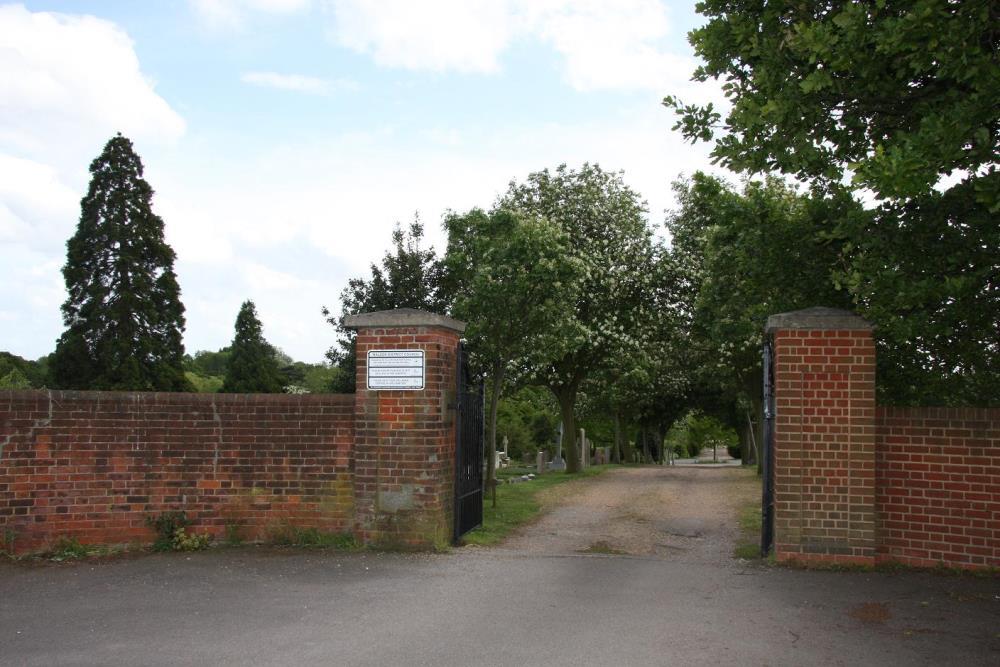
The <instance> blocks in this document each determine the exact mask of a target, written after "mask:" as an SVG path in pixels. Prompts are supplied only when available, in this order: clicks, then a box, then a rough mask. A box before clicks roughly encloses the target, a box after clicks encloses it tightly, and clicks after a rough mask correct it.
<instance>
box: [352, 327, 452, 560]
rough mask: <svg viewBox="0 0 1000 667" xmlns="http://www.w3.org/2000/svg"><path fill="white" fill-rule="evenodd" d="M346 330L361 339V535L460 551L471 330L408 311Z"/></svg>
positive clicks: (375, 541)
mask: <svg viewBox="0 0 1000 667" xmlns="http://www.w3.org/2000/svg"><path fill="white" fill-rule="evenodd" d="M344 325H345V326H346V327H348V328H351V329H355V330H356V331H357V376H356V378H357V393H356V394H355V459H354V460H355V468H354V503H355V506H354V515H355V525H354V531H355V534H356V535H357V536H358V537H359V538H360V539H361V541H362V542H363V543H364V544H371V545H381V546H386V547H392V548H428V547H441V546H445V545H447V544H450V542H451V533H452V513H453V510H454V508H453V503H454V498H453V480H454V465H455V446H456V445H455V419H454V415H455V410H454V404H455V398H456V390H457V382H458V379H457V378H458V373H457V369H456V363H457V357H458V355H457V352H458V344H459V339H460V337H461V333H462V331H463V330H464V329H465V324H464V323H462V322H459V321H457V320H453V319H451V318H450V317H444V316H441V315H435V314H433V313H428V312H424V311H421V310H412V309H399V310H386V311H379V312H374V313H364V314H361V315H350V316H348V317H346V318H345V319H344ZM419 353H422V356H421V355H420V354H419ZM421 363H422V365H420V364H421ZM369 366H371V368H369ZM420 368H422V373H420V371H419V370H418V369H420ZM369 370H371V374H369ZM405 385H410V386H411V388H405V389H404V388H399V387H401V386H405Z"/></svg>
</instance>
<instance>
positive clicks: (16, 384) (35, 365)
mask: <svg viewBox="0 0 1000 667" xmlns="http://www.w3.org/2000/svg"><path fill="white" fill-rule="evenodd" d="M51 356H52V355H47V356H44V357H42V358H41V359H38V360H37V361H29V360H28V359H23V358H21V357H19V356H17V355H16V354H11V353H10V352H0V388H2V389H41V388H42V387H47V386H50V380H49V360H50V358H51ZM26 383H27V384H26Z"/></svg>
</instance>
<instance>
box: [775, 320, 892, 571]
mask: <svg viewBox="0 0 1000 667" xmlns="http://www.w3.org/2000/svg"><path fill="white" fill-rule="evenodd" d="M767 333H768V334H769V335H772V336H773V345H774V348H773V355H774V359H773V362H772V363H773V364H774V397H775V424H774V459H773V461H774V470H773V479H774V531H775V535H774V552H775V555H776V557H777V558H778V560H801V561H821V562H836V563H857V564H873V563H874V562H875V344H874V341H873V339H872V325H871V324H869V323H868V322H866V321H865V320H863V319H861V318H860V317H858V316H857V315H855V314H853V313H850V312H848V311H845V310H836V309H833V308H807V309H805V310H799V311H795V312H791V313H782V314H780V315H772V316H771V317H769V318H768V320H767Z"/></svg>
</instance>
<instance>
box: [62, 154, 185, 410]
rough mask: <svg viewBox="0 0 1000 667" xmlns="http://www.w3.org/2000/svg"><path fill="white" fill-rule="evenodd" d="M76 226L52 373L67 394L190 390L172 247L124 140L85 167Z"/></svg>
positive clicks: (65, 270)
mask: <svg viewBox="0 0 1000 667" xmlns="http://www.w3.org/2000/svg"><path fill="white" fill-rule="evenodd" d="M90 173H91V180H90V187H89V188H88V191H87V194H86V196H85V197H84V198H83V200H82V202H81V203H80V208H81V213H80V222H79V224H78V225H77V229H76V233H75V234H74V235H73V237H72V238H71V239H70V240H69V241H68V242H67V244H66V247H67V253H66V265H65V266H64V267H63V277H64V278H65V280H66V289H67V291H68V292H69V297H68V298H67V299H66V302H65V303H64V304H63V306H62V313H63V322H64V324H65V325H66V330H65V332H63V334H62V336H61V337H60V338H59V340H58V342H57V344H56V351H55V356H54V358H53V360H52V377H53V379H54V381H55V384H56V385H57V386H59V387H63V388H68V389H130V390H146V391H187V390H189V389H190V388H191V387H190V385H189V383H188V382H187V379H186V378H185V377H184V369H183V366H182V360H183V357H184V345H183V342H182V339H181V336H182V333H183V331H184V306H183V305H181V301H180V288H179V287H178V285H177V277H176V275H175V274H174V251H173V250H172V249H171V248H170V246H169V245H167V243H166V241H165V240H164V237H163V220H161V219H160V217H159V216H157V215H156V214H154V213H153V210H152V198H153V190H152V188H151V187H150V186H149V184H148V183H147V182H146V181H145V180H144V179H143V177H142V174H143V167H142V161H141V160H140V159H139V156H138V155H136V153H135V151H134V150H133V147H132V142H131V141H129V140H128V139H127V138H125V137H123V136H122V135H121V134H118V135H117V136H115V137H113V138H112V139H111V140H110V141H108V143H107V144H106V145H105V147H104V150H103V151H102V152H101V154H100V155H99V156H98V157H97V159H95V160H94V161H93V163H91V165H90Z"/></svg>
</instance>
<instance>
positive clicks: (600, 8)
mask: <svg viewBox="0 0 1000 667" xmlns="http://www.w3.org/2000/svg"><path fill="white" fill-rule="evenodd" d="M329 6H330V7H331V8H332V11H333V15H334V19H335V20H334V26H333V28H332V33H333V36H334V39H335V41H336V42H337V43H339V44H340V45H341V46H344V47H347V48H349V49H352V50H354V51H357V52H359V53H366V54H371V56H372V57H373V58H374V60H375V62H376V63H378V64H380V65H383V66H386V67H400V68H404V69H411V70H433V71H444V70H454V71H459V72H481V73H492V72H496V71H498V70H499V69H500V59H501V56H502V55H503V53H504V52H505V51H506V50H507V48H508V47H509V46H510V45H511V44H512V43H513V42H514V41H515V40H518V39H534V40H537V41H539V42H541V43H543V44H546V45H548V46H550V47H551V48H552V49H553V50H554V51H556V52H557V53H558V54H560V55H561V56H562V58H563V61H564V71H565V76H566V80H567V82H568V83H569V84H570V85H571V86H572V87H573V88H575V89H577V90H581V91H593V90H606V89H618V90H655V91H658V92H662V91H663V89H664V87H665V86H667V85H670V86H671V87H672V88H676V87H677V86H676V84H677V83H680V82H686V81H687V79H688V78H689V77H690V76H691V73H692V72H693V70H694V67H695V65H694V61H693V59H692V58H690V57H689V56H687V55H683V54H679V53H676V52H674V51H671V50H670V49H668V48H667V47H666V46H665V44H666V40H667V39H668V38H674V39H675V41H676V40H677V39H678V38H679V37H680V36H679V35H677V34H675V33H674V32H673V31H672V26H671V22H670V20H669V14H668V10H667V8H666V6H665V5H664V4H663V3H661V2H658V1H657V0H618V1H616V2H607V1H606V0H482V1H468V0H465V1H463V0H436V1H429V2H412V1H410V0H391V1H382V2H367V1H366V0H330V2H329Z"/></svg>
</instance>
